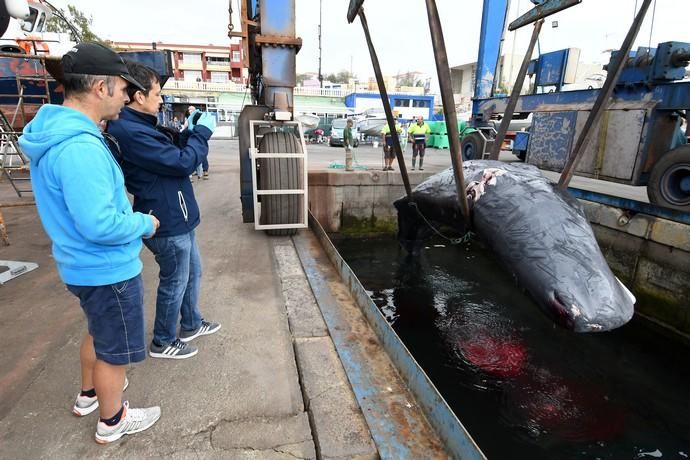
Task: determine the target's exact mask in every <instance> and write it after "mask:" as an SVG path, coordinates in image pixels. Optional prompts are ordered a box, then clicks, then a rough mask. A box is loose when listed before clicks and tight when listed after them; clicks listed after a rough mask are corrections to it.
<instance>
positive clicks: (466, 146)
mask: <svg viewBox="0 0 690 460" xmlns="http://www.w3.org/2000/svg"><path fill="white" fill-rule="evenodd" d="M482 144H483V142H482V136H481V134H479V133H478V132H474V133H470V134H468V135H467V136H465V137H463V138H462V142H461V143H460V151H461V152H462V160H463V161H468V160H481V159H482V155H483V154H484V152H482Z"/></svg>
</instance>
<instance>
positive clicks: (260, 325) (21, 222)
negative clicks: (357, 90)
mask: <svg viewBox="0 0 690 460" xmlns="http://www.w3.org/2000/svg"><path fill="white" fill-rule="evenodd" d="M236 145H237V144H236V143H235V142H227V141H212V147H211V148H212V154H211V156H210V163H211V171H210V180H204V181H199V182H196V183H195V185H194V187H195V192H196V194H197V198H198V200H199V203H200V207H201V210H202V223H201V225H200V227H199V228H198V231H197V237H198V241H199V244H200V250H201V253H202V259H203V267H204V276H203V281H202V292H201V310H202V313H203V314H204V315H205V317H206V318H208V319H213V320H217V321H220V322H221V323H222V324H223V327H222V329H221V330H220V331H219V332H218V333H216V334H214V335H212V336H207V337H201V338H200V339H197V341H195V343H196V344H197V345H198V347H199V354H198V355H197V356H196V357H193V358H191V359H188V360H182V361H177V360H162V359H154V358H147V359H146V360H145V361H144V362H143V363H140V364H137V365H134V366H132V367H131V368H130V369H129V370H128V373H127V375H128V377H129V381H130V386H129V388H128V389H127V391H126V392H125V395H124V397H125V399H128V400H129V401H130V404H131V405H132V407H142V406H149V405H160V406H161V409H162V417H161V419H160V421H159V422H158V423H157V424H156V425H154V426H153V427H152V428H151V429H149V430H148V431H146V432H144V433H140V434H136V435H132V436H126V437H125V438H123V439H122V440H120V441H118V442H115V443H113V444H111V445H108V446H100V445H98V444H96V443H95V442H94V439H93V437H94V431H95V425H96V421H97V415H96V414H91V415H89V416H86V417H83V418H81V419H79V418H76V417H74V416H73V415H72V414H71V407H72V404H73V402H74V397H75V395H76V394H77V392H78V390H79V361H78V347H79V343H80V340H81V337H82V335H83V334H84V332H85V330H86V322H85V320H84V317H83V314H82V312H81V310H80V308H79V305H78V303H77V301H76V299H75V298H74V297H73V296H72V295H71V294H70V293H69V292H68V291H67V290H66V289H65V287H64V285H63V284H62V283H61V282H60V280H59V278H58V275H57V272H56V269H55V266H54V263H53V260H52V258H51V256H50V252H51V251H50V243H49V241H48V239H47V237H46V236H45V234H44V232H43V230H42V228H41V226H40V223H39V220H38V217H37V215H36V210H35V208H34V207H26V208H7V209H5V210H4V214H5V219H6V221H7V227H8V232H9V238H10V241H11V243H12V244H11V245H10V246H4V245H2V244H1V243H0V259H3V260H21V261H31V262H36V263H38V264H39V268H38V269H37V270H35V271H33V272H30V273H28V274H25V275H22V276H20V277H18V278H15V279H14V280H11V281H10V282H8V283H7V284H5V285H2V286H0V305H2V316H1V317H0V318H1V319H0V337H2V346H3V353H2V354H1V355H0V445H1V446H2V454H1V455H0V457H3V458H112V457H115V458H166V459H168V458H180V459H186V458H195V459H196V458H262V459H263V458H268V459H283V458H284V459H288V458H290V459H293V458H377V457H379V456H382V457H385V455H382V450H381V446H378V447H377V445H375V443H374V441H373V440H372V435H371V433H370V430H369V426H368V425H367V422H366V420H365V417H364V416H363V414H362V411H361V409H360V406H359V405H358V404H357V401H356V399H355V397H354V394H353V391H352V388H351V386H350V384H349V382H348V377H347V375H346V374H345V372H344V370H343V366H342V364H341V361H340V359H339V357H338V354H337V353H336V351H335V348H334V346H333V342H332V341H331V339H330V337H329V333H328V330H327V328H326V326H325V324H324V321H323V319H322V317H321V314H320V312H319V311H318V306H317V302H316V301H315V299H314V297H313V294H312V292H311V289H310V288H309V285H308V284H307V281H306V277H305V275H304V272H303V270H302V267H301V265H300V261H299V259H298V258H297V256H296V253H295V250H294V247H293V245H292V241H291V239H290V238H270V237H267V236H266V235H264V234H263V233H261V232H257V231H255V230H254V229H253V227H252V226H251V225H249V224H243V223H242V222H241V217H240V216H241V213H240V201H239V163H238V160H237V159H238V155H237V150H236V148H237V147H236ZM0 196H2V197H3V199H4V200H5V201H9V200H11V201H17V199H16V197H14V198H13V197H12V192H11V190H10V189H9V185H8V184H7V182H0ZM305 232H308V231H305ZM142 258H143V261H144V272H143V276H144V281H145V288H146V298H145V300H146V321H147V328H146V330H147V334H148V335H147V339H148V340H150V336H151V330H152V321H153V315H154V308H153V305H154V303H155V291H156V286H157V275H158V273H157V265H156V264H155V262H154V260H153V258H152V257H151V255H150V253H149V252H148V251H146V250H144V251H143V252H142ZM369 345H371V344H369ZM390 386H392V387H397V384H395V383H394V382H391V383H390ZM400 391H401V392H403V393H404V390H402V389H401V390H400ZM398 398H399V399H401V400H403V401H414V400H413V399H411V398H410V396H409V395H406V394H403V395H402V396H398ZM405 410H406V411H408V412H418V409H417V408H416V407H415V406H414V404H413V403H412V404H410V403H409V402H407V403H406V408H405ZM420 433H421V436H422V437H424V438H425V439H426V442H425V444H426V446H425V447H427V448H428V446H429V445H431V446H432V447H433V448H432V449H431V450H429V451H427V452H426V454H424V453H423V452H421V451H412V455H414V456H415V458H419V457H427V458H430V457H435V458H438V457H443V456H444V455H443V454H442V452H443V450H442V446H441V445H440V443H439V442H438V441H437V440H435V438H434V434H433V432H431V431H430V430H429V429H428V427H427V428H426V430H421V431H420ZM384 452H385V449H384Z"/></svg>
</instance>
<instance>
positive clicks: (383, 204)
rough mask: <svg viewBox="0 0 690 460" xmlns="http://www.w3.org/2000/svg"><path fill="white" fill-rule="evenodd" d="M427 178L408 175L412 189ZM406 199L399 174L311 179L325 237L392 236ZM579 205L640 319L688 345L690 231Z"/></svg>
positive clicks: (320, 174) (315, 175) (325, 174)
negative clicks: (397, 202)
mask: <svg viewBox="0 0 690 460" xmlns="http://www.w3.org/2000/svg"><path fill="white" fill-rule="evenodd" d="M430 175H431V173H424V172H419V171H417V172H412V173H411V174H410V181H411V183H412V187H414V186H416V185H417V184H419V183H421V182H422V181H423V180H424V179H426V177H428V176H430ZM404 193H405V189H404V186H403V183H402V178H401V177H400V174H399V173H398V172H397V171H394V172H392V173H385V172H381V171H376V172H374V171H356V172H350V173H346V172H344V171H315V172H311V173H309V207H310V209H311V212H312V214H314V216H315V217H316V219H317V220H318V221H319V222H320V223H321V225H322V226H323V228H324V229H325V230H326V231H327V232H329V233H340V234H344V235H349V236H351V237H363V236H373V235H377V234H378V235H391V234H394V233H395V232H396V231H397V212H396V210H395V207H394V206H393V201H395V200H396V199H397V198H399V197H401V196H403V195H404ZM582 203H583V205H584V208H585V211H586V213H587V216H588V218H589V220H590V222H591V223H592V227H593V229H594V233H595V235H596V237H597V240H598V242H599V245H600V247H601V249H602V252H603V254H604V256H605V257H606V260H607V261H608V262H609V265H610V267H611V269H612V270H613V272H614V273H615V274H616V275H617V276H618V277H619V278H620V279H621V281H623V283H625V285H626V286H628V287H629V288H630V289H631V290H632V291H633V293H634V294H635V296H636V297H637V300H638V301H637V305H636V311H637V313H638V314H642V315H644V316H646V317H648V318H650V319H652V320H654V321H655V322H657V323H659V324H660V325H662V326H664V327H667V328H671V329H673V330H675V331H676V332H678V333H680V334H683V335H684V336H685V337H686V338H690V227H689V226H687V225H683V224H680V223H677V222H672V221H669V220H665V219H660V218H657V217H652V216H648V215H644V214H637V215H634V216H632V217H631V216H629V215H628V214H626V213H625V212H623V211H622V210H620V209H617V208H613V207H610V206H606V205H602V204H598V203H593V202H589V201H582Z"/></svg>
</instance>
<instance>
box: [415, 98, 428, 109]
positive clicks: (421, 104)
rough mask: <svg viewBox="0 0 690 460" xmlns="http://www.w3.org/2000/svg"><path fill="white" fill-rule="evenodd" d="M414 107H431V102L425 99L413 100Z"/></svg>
mask: <svg viewBox="0 0 690 460" xmlns="http://www.w3.org/2000/svg"><path fill="white" fill-rule="evenodd" d="M412 107H423V108H424V107H429V101H427V100H424V99H413V100H412Z"/></svg>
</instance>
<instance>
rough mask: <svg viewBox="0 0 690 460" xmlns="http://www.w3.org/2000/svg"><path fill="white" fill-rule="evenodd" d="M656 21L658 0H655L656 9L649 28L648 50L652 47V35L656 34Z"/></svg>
mask: <svg viewBox="0 0 690 460" xmlns="http://www.w3.org/2000/svg"><path fill="white" fill-rule="evenodd" d="M655 21H656V0H654V7H653V8H652V25H651V27H650V28H649V44H648V45H647V48H651V47H652V33H653V32H654V22H655Z"/></svg>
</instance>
